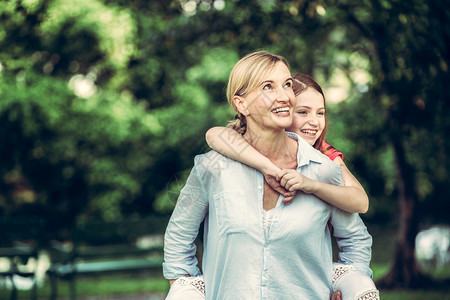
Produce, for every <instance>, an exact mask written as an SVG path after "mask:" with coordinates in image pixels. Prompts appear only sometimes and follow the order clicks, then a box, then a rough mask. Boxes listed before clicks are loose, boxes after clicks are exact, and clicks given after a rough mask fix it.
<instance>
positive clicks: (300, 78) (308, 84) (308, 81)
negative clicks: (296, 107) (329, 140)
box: [292, 74, 328, 152]
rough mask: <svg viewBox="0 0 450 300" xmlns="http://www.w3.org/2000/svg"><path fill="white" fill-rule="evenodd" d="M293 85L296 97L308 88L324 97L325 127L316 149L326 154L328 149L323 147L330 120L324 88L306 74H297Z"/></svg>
mask: <svg viewBox="0 0 450 300" xmlns="http://www.w3.org/2000/svg"><path fill="white" fill-rule="evenodd" d="M292 79H293V80H294V81H293V84H292V88H293V89H294V93H295V95H296V96H298V95H300V94H301V93H302V92H303V91H304V90H306V89H307V88H312V89H315V90H316V91H317V92H319V93H320V94H321V95H322V97H323V105H324V107H325V126H324V128H323V131H322V134H321V135H320V136H319V138H318V139H317V141H316V142H315V143H314V146H313V147H314V148H316V149H317V150H319V151H320V152H324V151H326V150H327V149H325V148H324V147H323V145H324V141H325V136H326V135H327V130H328V119H327V107H326V101H325V95H324V94H323V91H322V88H321V87H320V85H319V84H318V83H317V82H315V81H314V79H312V78H311V77H310V76H308V75H304V74H295V75H293V76H292Z"/></svg>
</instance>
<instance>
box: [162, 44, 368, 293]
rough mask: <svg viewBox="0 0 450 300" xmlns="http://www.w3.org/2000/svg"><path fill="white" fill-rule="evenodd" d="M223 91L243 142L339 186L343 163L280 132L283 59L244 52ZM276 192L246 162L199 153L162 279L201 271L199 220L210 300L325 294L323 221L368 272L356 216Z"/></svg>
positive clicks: (346, 259) (288, 117)
mask: <svg viewBox="0 0 450 300" xmlns="http://www.w3.org/2000/svg"><path fill="white" fill-rule="evenodd" d="M227 97H228V101H229V103H230V105H231V107H232V108H233V109H234V110H235V111H236V112H238V115H239V118H238V119H237V120H236V121H235V122H234V123H233V124H232V125H231V126H232V127H233V128H234V129H238V128H241V126H245V127H246V131H245V134H244V135H243V136H244V138H245V140H246V141H247V142H248V143H250V144H251V145H252V146H253V147H254V148H255V149H257V150H258V151H259V152H260V153H262V154H263V155H265V156H266V157H268V158H269V159H270V160H272V161H273V162H274V163H275V164H276V165H278V166H280V167H281V168H282V169H297V170H298V171H299V172H301V173H303V174H305V175H306V176H308V177H309V178H311V179H314V180H320V181H322V182H326V183H329V184H336V185H342V176H341V170H340V168H339V166H337V165H336V164H334V163H333V162H332V161H331V160H329V159H328V158H326V157H325V156H323V155H322V154H320V153H318V152H317V151H316V150H315V149H313V148H312V147H310V146H309V145H308V144H307V143H306V142H305V141H303V140H302V139H301V138H299V137H298V136H297V135H296V134H290V135H289V136H288V135H287V134H286V133H285V129H286V128H288V127H289V126H290V125H291V123H292V115H293V112H294V106H295V95H294V93H293V90H292V78H291V74H290V72H289V66H288V63H287V62H286V61H285V60H284V58H282V57H279V56H276V55H273V54H269V53H267V52H255V53H252V54H249V55H247V56H245V57H244V58H242V59H241V60H240V61H239V62H238V63H237V64H236V65H235V66H234V68H233V70H232V72H231V74H230V78H229V82H228V88H227ZM243 124H245V125H243ZM282 198H283V197H282V196H280V195H279V193H278V192H276V191H275V190H273V189H272V188H271V187H270V186H269V185H268V184H267V183H266V181H265V180H264V177H263V175H262V174H261V173H260V172H258V171H256V170H255V169H253V168H250V167H248V166H247V165H244V164H242V163H240V162H237V161H234V160H232V159H229V158H227V157H225V156H222V155H220V154H218V153H217V152H214V151H211V152H209V153H207V154H204V155H199V156H197V157H196V158H195V165H194V167H193V169H192V171H191V174H190V175H189V178H188V180H187V182H186V185H185V187H184V188H183V190H182V191H181V193H180V196H179V198H178V202H177V205H176V207H175V210H174V212H173V214H172V217H171V219H170V221H169V224H168V226H167V229H166V235H165V243H164V260H165V261H164V263H163V271H164V276H165V277H166V278H167V279H169V280H172V283H173V282H174V281H173V280H179V281H183V280H184V279H185V277H184V276H198V275H200V270H199V268H198V267H197V260H196V258H195V245H194V240H195V238H196V236H197V234H198V231H199V226H200V223H201V222H202V221H203V220H204V221H205V228H204V238H203V243H204V251H203V260H202V264H203V271H204V278H205V287H206V299H328V298H329V297H330V294H331V291H332V288H331V270H332V262H331V260H332V253H331V251H332V249H331V237H330V231H329V227H328V225H327V224H328V222H330V223H331V225H332V226H333V228H334V236H335V237H336V238H337V243H338V246H339V248H340V249H341V253H340V258H341V260H342V262H343V263H346V264H353V265H354V266H355V267H357V268H358V269H359V270H361V271H362V272H364V273H365V274H367V275H369V276H370V275H371V270H370V268H369V261H370V253H371V249H370V248H371V244H372V238H371V236H370V235H369V234H368V232H367V229H366V227H365V226H364V224H363V223H362V221H361V219H360V218H359V216H358V215H357V214H351V213H347V212H344V211H342V210H339V209H337V208H335V207H333V206H330V205H328V204H326V203H325V202H323V201H321V200H319V199H318V198H317V197H316V196H314V195H307V194H303V193H297V194H296V195H295V201H293V202H292V204H290V205H283V204H282V201H281V200H282ZM176 282H177V281H175V283H173V285H175V284H176Z"/></svg>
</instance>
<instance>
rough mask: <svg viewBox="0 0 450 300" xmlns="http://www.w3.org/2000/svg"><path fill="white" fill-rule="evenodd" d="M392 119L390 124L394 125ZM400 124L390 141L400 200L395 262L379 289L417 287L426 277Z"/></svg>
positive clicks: (414, 198)
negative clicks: (418, 258)
mask: <svg viewBox="0 0 450 300" xmlns="http://www.w3.org/2000/svg"><path fill="white" fill-rule="evenodd" d="M396 121H397V120H395V121H393V118H392V116H391V124H393V125H394V124H395V123H397V122H396ZM399 127H400V126H399V125H398V124H395V125H394V126H393V127H392V128H393V130H392V135H391V142H392V145H393V148H394V156H395V167H396V170H397V190H398V197H399V204H400V205H399V209H400V211H399V227H398V233H397V239H396V243H395V247H394V253H393V261H392V264H391V267H390V270H389V271H388V273H387V274H386V275H385V276H384V277H383V278H381V279H380V280H379V281H378V282H377V285H378V287H380V288H393V287H402V288H416V287H418V286H419V285H420V283H421V281H422V279H423V277H422V275H421V273H420V269H419V267H418V264H417V261H416V259H415V256H414V249H415V237H416V235H417V231H418V228H417V222H416V221H417V220H416V199H417V196H416V193H415V189H414V173H413V168H412V167H411V166H410V165H409V164H408V162H407V161H406V157H405V149H404V146H403V144H402V140H403V139H402V134H401V131H400V130H395V128H399Z"/></svg>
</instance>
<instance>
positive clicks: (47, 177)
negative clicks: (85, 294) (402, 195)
mask: <svg viewBox="0 0 450 300" xmlns="http://www.w3.org/2000/svg"><path fill="white" fill-rule="evenodd" d="M449 14H450V12H449V9H448V8H447V5H446V3H445V1H443V0H438V1H433V2H432V3H429V1H425V0H412V1H394V0H391V1H389V0H378V1H359V0H358V1H357V0H345V1H343V0H341V1H337V0H322V1H318V0H309V1H304V0H290V1H278V0H273V1H266V0H241V1H239V0H223V1H222V0H214V1H213V0H190V1H188V0H172V1H167V0H155V1H144V0H131V1H124V0H89V1H87V0H77V1H67V0H34V1H32V0H27V1H20V0H14V1H13V0H12V1H3V2H0V48H1V49H2V51H1V52H0V95H1V101H0V128H1V129H0V135H1V139H0V140H1V141H2V143H1V145H0V151H1V155H2V160H1V161H0V178H1V180H0V214H2V215H32V214H40V215H43V216H45V217H46V218H47V220H49V222H50V224H55V225H56V224H58V225H59V226H61V225H66V226H68V225H70V224H71V222H73V220H74V218H75V217H77V216H91V217H98V218H102V219H105V220H112V219H120V218H123V217H125V216H129V215H146V214H151V213H154V212H161V213H162V212H170V210H171V208H172V207H173V205H174V203H175V200H174V199H175V198H176V197H175V195H176V194H177V192H178V191H179V189H180V188H181V187H182V185H183V182H184V178H185V174H186V170H189V169H190V168H191V167H192V164H193V156H194V155H196V154H198V153H201V152H204V151H207V147H206V144H205V142H204V133H205V132H206V130H207V129H208V128H209V127H211V126H214V125H225V124H226V122H227V120H229V119H231V118H232V116H233V113H232V112H231V111H230V109H229V108H228V105H227V104H226V99H225V87H226V82H227V78H228V74H229V72H230V70H231V68H232V66H233V65H234V63H235V62H237V60H238V59H239V58H240V57H241V56H243V55H245V54H247V53H248V52H250V51H254V50H258V49H266V50H268V51H272V52H275V53H278V54H280V55H283V56H285V57H286V58H287V59H288V61H289V62H290V64H291V67H292V69H293V71H294V72H301V73H306V74H310V75H313V76H314V77H315V78H317V80H318V81H319V83H321V84H322V85H323V87H324V88H325V90H327V98H328V100H330V101H329V103H328V109H329V120H330V124H331V126H330V131H329V141H330V142H331V143H332V144H333V145H335V146H336V147H337V148H338V149H341V150H342V151H343V152H344V154H345V160H346V161H347V162H348V164H349V167H350V168H351V170H353V171H354V173H355V175H356V176H357V177H358V178H359V179H360V180H361V183H362V184H363V185H364V187H365V188H366V190H367V191H368V193H369V195H370V199H371V205H370V210H369V212H368V213H367V214H366V215H365V216H364V217H365V218H366V220H371V221H373V222H389V221H392V220H393V216H395V214H396V212H397V211H398V206H397V205H398V204H397V196H398V191H397V186H396V183H395V182H396V180H397V176H396V172H397V170H396V168H395V159H394V151H393V147H392V136H393V131H392V129H393V128H394V127H395V128H397V127H398V128H400V129H399V130H397V129H396V130H397V131H395V134H397V135H398V139H399V140H401V143H402V145H404V147H405V149H407V153H406V157H407V161H408V162H409V164H410V165H411V166H413V175H414V180H415V183H416V184H415V185H414V187H410V188H413V189H414V192H415V193H416V194H417V195H418V201H419V208H420V211H421V213H422V214H421V220H422V221H424V222H431V223H432V222H439V221H440V222H445V221H447V222H448V218H446V214H445V212H446V210H445V209H443V208H444V207H447V204H446V203H447V196H446V194H447V193H446V187H447V186H448V183H449V181H448V170H449V169H450V166H449V160H448V157H447V156H448V155H447V151H446V149H448V146H449V145H448V143H449V139H446V138H445V137H446V132H448V130H449V126H450V121H449V120H450V119H449V118H447V111H448V106H449V98H450V97H449V92H448V89H447V88H446V85H448V82H450V81H449V74H448V64H449V53H450V51H449V49H448V47H449V46H448V39H449V29H448V26H444V24H446V22H448V20H449ZM328 92H329V93H328ZM336 95H338V96H339V97H338V99H337V98H336ZM342 100H343V101H342ZM338 101H341V102H339V103H337V102H338ZM392 120H396V121H398V122H397V123H396V124H394V125H395V126H394V125H392V123H390V122H391V121H392Z"/></svg>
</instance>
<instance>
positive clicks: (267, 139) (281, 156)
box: [244, 128, 298, 168]
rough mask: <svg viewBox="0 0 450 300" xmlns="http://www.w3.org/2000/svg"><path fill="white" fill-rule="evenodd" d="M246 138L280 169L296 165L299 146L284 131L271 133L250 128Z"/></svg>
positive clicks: (245, 135)
mask: <svg viewBox="0 0 450 300" xmlns="http://www.w3.org/2000/svg"><path fill="white" fill-rule="evenodd" d="M244 138H245V139H246V140H247V142H248V143H249V144H250V145H252V146H253V147H254V148H255V149H256V150H258V152H260V153H261V154H262V155H264V156H265V157H267V158H269V159H270V160H271V161H272V162H273V163H274V164H275V165H277V166H278V167H280V168H292V165H293V164H295V165H296V162H297V147H298V144H297V142H296V141H295V140H293V139H291V138H289V137H288V136H287V135H286V134H285V132H284V130H280V131H275V130H273V131H270V130H252V129H250V128H248V129H247V132H246V133H245V134H244Z"/></svg>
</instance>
